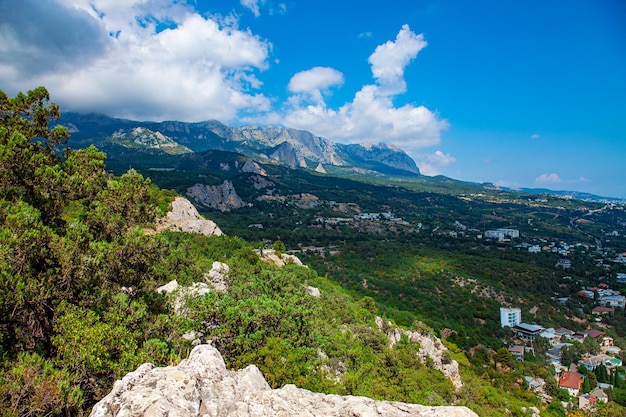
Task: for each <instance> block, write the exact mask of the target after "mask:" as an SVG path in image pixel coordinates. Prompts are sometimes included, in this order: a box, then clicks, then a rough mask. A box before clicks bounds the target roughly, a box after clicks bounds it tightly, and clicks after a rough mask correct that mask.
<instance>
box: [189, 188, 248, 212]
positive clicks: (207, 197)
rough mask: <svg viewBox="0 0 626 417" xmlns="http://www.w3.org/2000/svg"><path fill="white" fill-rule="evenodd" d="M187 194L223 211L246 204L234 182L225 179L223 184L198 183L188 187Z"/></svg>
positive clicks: (201, 202)
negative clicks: (236, 189)
mask: <svg viewBox="0 0 626 417" xmlns="http://www.w3.org/2000/svg"><path fill="white" fill-rule="evenodd" d="M187 196H188V197H190V198H193V199H194V200H196V201H197V202H199V203H200V204H203V205H205V206H207V207H211V208H214V209H218V210H221V211H229V210H231V209H237V208H241V207H243V206H245V205H246V203H244V202H243V200H242V199H241V198H239V196H238V195H237V192H236V191H235V187H234V186H233V183H232V182H231V181H229V180H225V181H224V183H223V184H221V185H204V184H196V185H194V186H192V187H189V188H188V189H187Z"/></svg>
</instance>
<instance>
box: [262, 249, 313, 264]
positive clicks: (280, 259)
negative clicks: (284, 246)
mask: <svg viewBox="0 0 626 417" xmlns="http://www.w3.org/2000/svg"><path fill="white" fill-rule="evenodd" d="M256 253H257V254H258V255H259V257H260V258H261V260H262V261H263V262H267V263H273V264H275V265H277V266H285V265H287V264H295V265H299V266H303V265H304V264H303V263H302V261H301V260H300V258H298V257H297V256H295V255H289V254H287V253H277V252H276V251H275V250H274V249H263V250H261V251H260V250H257V251H256Z"/></svg>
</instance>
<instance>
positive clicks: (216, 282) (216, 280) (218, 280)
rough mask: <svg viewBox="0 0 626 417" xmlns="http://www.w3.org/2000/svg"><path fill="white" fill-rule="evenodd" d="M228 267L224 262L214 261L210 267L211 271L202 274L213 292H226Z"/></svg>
mask: <svg viewBox="0 0 626 417" xmlns="http://www.w3.org/2000/svg"><path fill="white" fill-rule="evenodd" d="M229 272H230V267H229V266H228V265H226V264H225V263H224V262H219V261H215V262H213V265H211V270H210V271H209V272H208V273H206V274H204V279H205V280H206V281H207V282H208V283H209V285H210V286H211V287H213V289H214V290H215V291H219V292H226V291H227V290H228V286H227V278H228V273H229Z"/></svg>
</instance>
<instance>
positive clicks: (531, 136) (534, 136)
mask: <svg viewBox="0 0 626 417" xmlns="http://www.w3.org/2000/svg"><path fill="white" fill-rule="evenodd" d="M540 137H541V136H540V135H538V134H537V133H533V134H532V135H530V138H531V139H539V138H540Z"/></svg>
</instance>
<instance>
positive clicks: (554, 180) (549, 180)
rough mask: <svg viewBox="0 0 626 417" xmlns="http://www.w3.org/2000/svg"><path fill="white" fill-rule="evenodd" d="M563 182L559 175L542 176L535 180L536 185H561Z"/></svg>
mask: <svg viewBox="0 0 626 417" xmlns="http://www.w3.org/2000/svg"><path fill="white" fill-rule="evenodd" d="M562 182H563V180H562V179H561V177H559V175H558V174H555V173H552V174H541V175H540V176H538V177H537V178H535V183H536V184H560V183H562Z"/></svg>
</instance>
